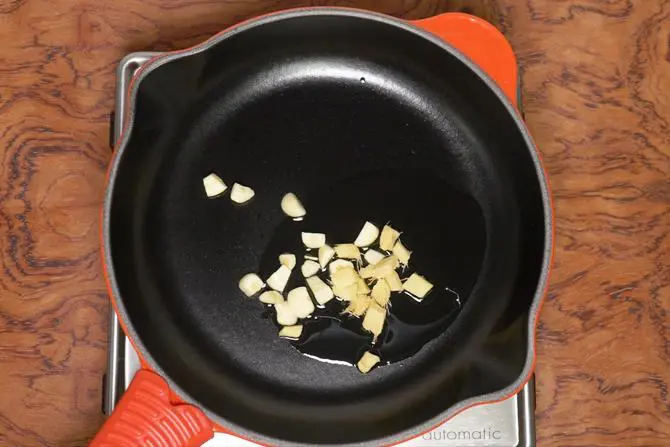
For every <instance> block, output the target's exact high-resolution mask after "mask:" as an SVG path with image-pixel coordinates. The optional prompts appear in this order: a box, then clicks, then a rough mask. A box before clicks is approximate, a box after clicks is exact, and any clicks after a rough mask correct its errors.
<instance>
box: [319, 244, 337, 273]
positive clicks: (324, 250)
mask: <svg viewBox="0 0 670 447" xmlns="http://www.w3.org/2000/svg"><path fill="white" fill-rule="evenodd" d="M333 256H335V249H333V247H331V246H330V245H324V246H323V247H319V265H321V268H322V269H325V268H326V266H327V265H328V263H329V262H330V260H331V259H333Z"/></svg>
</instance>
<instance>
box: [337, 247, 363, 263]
mask: <svg viewBox="0 0 670 447" xmlns="http://www.w3.org/2000/svg"><path fill="white" fill-rule="evenodd" d="M335 253H336V254H337V257H338V258H341V259H356V260H358V259H361V251H360V250H359V249H358V247H357V246H355V245H354V244H338V245H336V246H335Z"/></svg>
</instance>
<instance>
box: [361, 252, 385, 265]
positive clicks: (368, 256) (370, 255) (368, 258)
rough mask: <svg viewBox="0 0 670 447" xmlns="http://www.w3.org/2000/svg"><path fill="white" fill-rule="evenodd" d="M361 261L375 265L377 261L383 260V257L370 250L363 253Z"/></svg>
mask: <svg viewBox="0 0 670 447" xmlns="http://www.w3.org/2000/svg"><path fill="white" fill-rule="evenodd" d="M363 259H365V262H367V263H368V264H371V265H375V264H377V263H378V262H379V261H381V260H382V259H384V255H383V254H381V253H379V252H378V251H377V250H374V249H372V248H371V249H369V250H368V251H366V252H365V254H364V255H363Z"/></svg>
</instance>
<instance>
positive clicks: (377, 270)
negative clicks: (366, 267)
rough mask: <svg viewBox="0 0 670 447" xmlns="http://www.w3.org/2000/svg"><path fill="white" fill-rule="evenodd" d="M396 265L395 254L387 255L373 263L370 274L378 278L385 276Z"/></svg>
mask: <svg viewBox="0 0 670 447" xmlns="http://www.w3.org/2000/svg"><path fill="white" fill-rule="evenodd" d="M397 267H398V258H397V257H396V255H391V256H387V257H385V258H384V259H382V260H381V261H379V262H378V263H377V264H375V265H374V269H373V271H372V276H373V277H375V278H377V279H379V278H383V277H385V276H387V275H388V274H389V273H391V272H392V271H394V270H395V269H396V268H397Z"/></svg>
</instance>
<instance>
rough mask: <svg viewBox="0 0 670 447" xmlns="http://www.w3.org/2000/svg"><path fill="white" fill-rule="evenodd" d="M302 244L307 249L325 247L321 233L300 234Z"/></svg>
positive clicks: (324, 239)
mask: <svg viewBox="0 0 670 447" xmlns="http://www.w3.org/2000/svg"><path fill="white" fill-rule="evenodd" d="M302 243H303V244H304V245H305V247H307V248H321V247H323V246H324V245H326V235H325V234H323V233H305V232H303V233H302Z"/></svg>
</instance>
